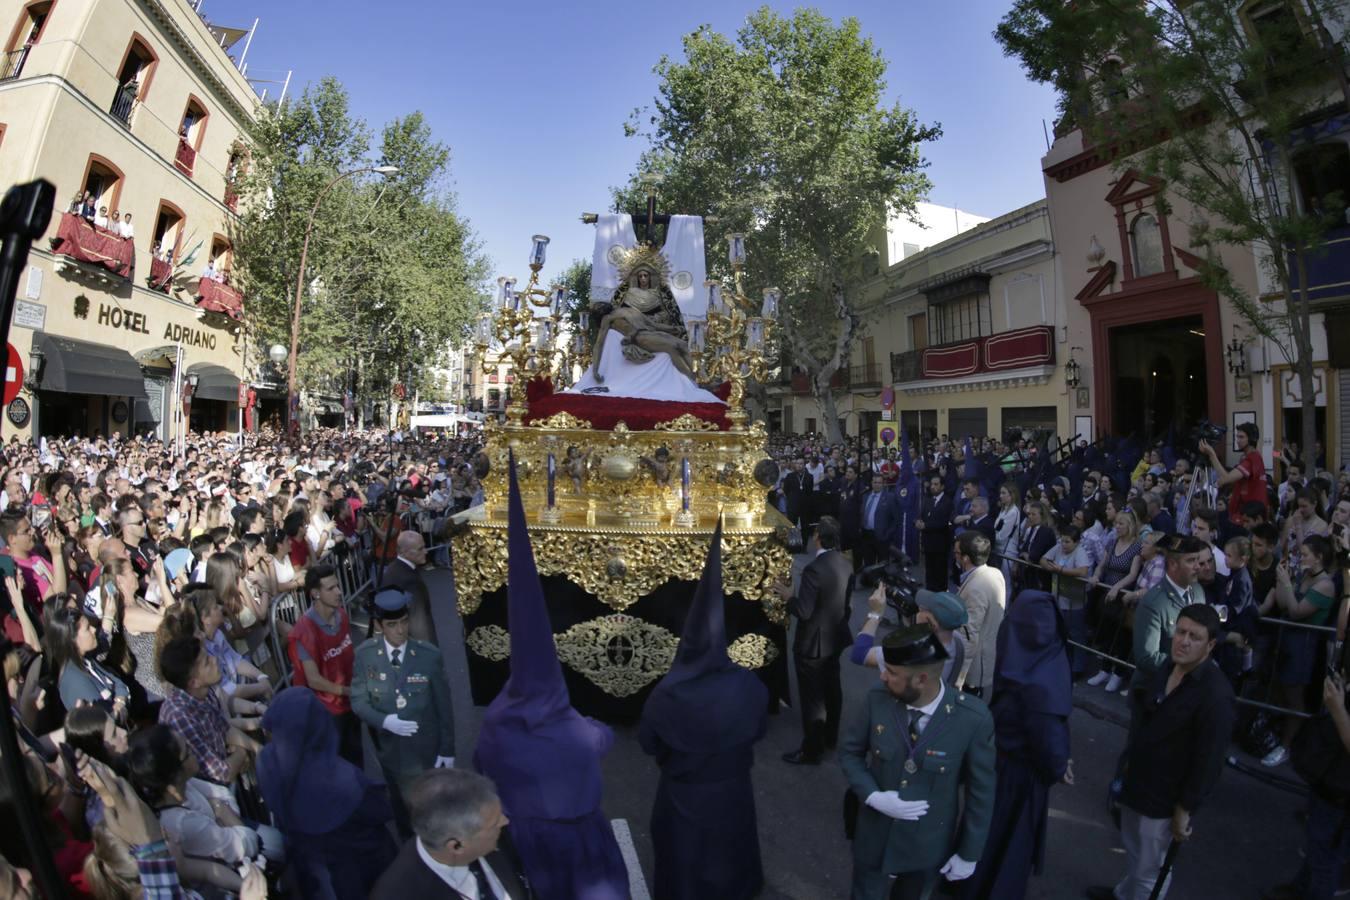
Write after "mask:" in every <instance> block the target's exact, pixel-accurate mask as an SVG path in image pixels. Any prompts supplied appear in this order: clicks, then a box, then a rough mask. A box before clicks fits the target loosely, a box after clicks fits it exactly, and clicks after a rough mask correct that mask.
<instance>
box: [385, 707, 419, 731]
mask: <svg viewBox="0 0 1350 900" xmlns="http://www.w3.org/2000/svg"><path fill="white" fill-rule="evenodd" d="M381 727H382V728H383V729H384V730H385V731H388V732H389V733H391V734H396V735H398V736H399V737H411V736H412V735H414V734H417V723H416V722H414V721H412V720H411V719H400V718H399V717H398V715H397V714H395V713H390V714H389V715H387V716H385V717H384V724H383V725H382V726H381Z"/></svg>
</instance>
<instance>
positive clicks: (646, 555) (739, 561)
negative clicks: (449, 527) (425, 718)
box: [453, 522, 792, 625]
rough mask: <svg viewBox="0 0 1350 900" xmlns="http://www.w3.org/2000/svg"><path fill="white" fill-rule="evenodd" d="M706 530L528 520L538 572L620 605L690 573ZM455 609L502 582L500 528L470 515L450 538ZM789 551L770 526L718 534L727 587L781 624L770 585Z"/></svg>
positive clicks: (464, 610) (472, 606)
mask: <svg viewBox="0 0 1350 900" xmlns="http://www.w3.org/2000/svg"><path fill="white" fill-rule="evenodd" d="M710 537H711V534H710V533H709V532H708V531H702V532H699V531H690V530H684V529H681V530H680V531H673V530H658V529H651V530H646V531H644V530H638V529H624V528H602V527H594V526H592V527H585V528H582V527H576V526H568V525H562V526H542V525H541V526H532V527H531V529H530V539H531V542H532V543H533V545H534V558H535V564H536V565H537V566H538V568H539V572H540V574H541V575H561V576H563V577H564V578H566V579H567V580H568V581H570V582H572V583H573V584H575V585H578V586H580V587H581V588H582V589H583V590H585V591H586V592H587V593H590V594H594V595H595V596H596V597H597V598H599V600H600V601H601V602H602V603H604V604H605V605H607V606H609V607H610V608H611V609H614V610H616V611H622V610H625V609H627V608H628V607H629V606H632V605H633V604H634V603H636V602H637V601H638V600H639V599H641V598H642V597H645V596H647V595H648V594H650V593H652V592H653V591H655V590H656V589H657V588H658V587H660V586H661V585H662V584H664V583H665V582H666V581H667V580H669V579H672V578H675V579H679V580H682V581H697V580H698V579H699V577H700V576H701V575H702V574H703V563H704V559H705V557H706V556H707V552H708V539H709V538H710ZM453 543H454V560H455V584H456V586H457V588H458V591H459V600H458V603H459V611H460V613H461V614H462V615H468V614H470V613H472V612H474V611H475V610H477V609H478V605H479V603H481V602H482V595H483V594H486V593H491V592H492V591H495V590H497V589H498V588H500V587H502V586H503V585H504V584H506V528H505V526H504V525H503V524H501V523H491V522H471V523H470V524H469V527H468V529H467V530H465V531H464V532H462V533H461V534H458V535H456V536H455V537H454V539H453ZM791 568H792V558H791V556H789V555H788V552H787V549H786V548H785V547H784V546H783V545H782V544H781V543H779V541H778V540H777V539H776V538H775V536H774V534H773V530H772V529H769V528H756V529H747V530H746V531H743V532H737V531H732V532H723V534H722V578H723V583H724V585H725V589H726V591H727V593H729V594H731V593H740V594H742V595H743V596H745V597H746V598H747V599H749V600H751V601H754V602H758V603H760V604H762V605H763V607H764V614H765V616H767V617H768V619H769V620H770V621H771V622H774V623H776V624H779V625H784V624H786V622H787V610H786V608H785V607H784V604H783V601H782V599H781V598H780V597H779V596H778V595H777V594H776V593H774V591H773V584H774V582H775V581H776V580H777V579H778V578H779V577H780V576H783V575H786V574H787V573H788V572H790V571H791Z"/></svg>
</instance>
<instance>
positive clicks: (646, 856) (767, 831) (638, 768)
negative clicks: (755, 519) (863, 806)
mask: <svg viewBox="0 0 1350 900" xmlns="http://www.w3.org/2000/svg"><path fill="white" fill-rule="evenodd" d="M804 559H805V557H798V566H799V567H800V565H801V564H802V561H803V560H804ZM426 577H427V582H428V584H429V585H430V587H431V596H432V598H433V606H434V608H435V615H436V619H437V631H438V634H439V636H440V642H441V648H442V650H443V651H445V658H446V664H447V666H448V667H449V677H450V683H451V688H452V690H453V692H454V698H455V725H456V740H457V743H458V754H457V756H456V765H458V766H471V765H472V756H473V747H474V743H475V741H476V739H477V735H478V727H479V723H480V721H481V719H482V713H483V711H482V709H481V708H476V707H474V706H472V705H471V700H470V696H469V685H468V675H467V670H466V665H465V658H464V643H463V633H462V628H461V623H460V620H459V617H458V616H457V615H454V614H453V609H452V608H451V607H450V606H449V605H448V599H446V592H447V591H448V590H449V587H450V578H449V575H448V573H447V572H446V570H444V569H440V570H434V571H430V572H427V573H426ZM866 596H867V592H865V591H858V592H857V593H856V594H855V595H854V598H853V611H854V622H853V626H854V630H855V631H856V630H857V629H858V628H860V627H861V621H862V618H863V616H864V614H865V613H866V609H867V603H866ZM789 643H790V641H789ZM876 677H877V676H876V672H875V670H871V669H868V670H864V669H861V668H859V667H857V666H854V665H851V664H850V663H849V662H848V661H847V659H846V660H845V661H844V663H843V684H844V716H845V718H846V719H847V717H848V716H849V714H850V712H851V710H852V709H853V708H854V705H855V700H856V698H857V697H858V696H859V695H860V694H862V693H863V692H864V691H866V690H867V689H868V688H869V687H871V686H872V685H873V684H874V683H875V680H876ZM794 695H795V685H794ZM1075 705H1076V706H1077V707H1078V708H1077V709H1075V711H1074V715H1073V718H1072V720H1071V727H1072V736H1073V760H1074V775H1075V777H1076V783H1075V784H1074V785H1073V786H1072V787H1067V786H1064V785H1060V786H1059V787H1056V788H1055V789H1054V791H1053V792H1052V794H1051V811H1050V815H1051V821H1050V829H1049V852H1048V854H1047V859H1046V867H1045V874H1044V875H1043V876H1041V877H1040V878H1036V879H1033V880H1032V883H1031V886H1030V889H1029V891H1028V898H1030V900H1067V898H1081V897H1082V896H1083V891H1084V889H1085V888H1087V887H1088V886H1090V885H1094V884H1107V883H1112V882H1114V881H1115V880H1116V879H1117V878H1118V877H1119V875H1120V871H1121V866H1122V865H1123V860H1124V852H1123V850H1122V849H1121V846H1120V841H1119V836H1118V834H1117V832H1116V831H1115V829H1114V828H1113V827H1112V825H1111V820H1110V818H1109V817H1108V815H1107V812H1106V791H1107V785H1108V783H1109V781H1110V778H1111V774H1112V772H1113V771H1114V768H1115V763H1116V758H1117V757H1118V755H1119V753H1120V751H1121V749H1122V747H1123V746H1124V740H1125V729H1124V728H1123V727H1122V726H1121V725H1120V724H1117V722H1118V721H1119V722H1123V721H1124V717H1125V716H1126V715H1127V713H1126V708H1125V700H1124V698H1122V697H1120V696H1118V695H1117V696H1115V697H1109V696H1108V695H1107V694H1106V693H1105V692H1104V691H1102V690H1101V689H1100V688H1091V687H1085V686H1081V685H1080V686H1079V687H1078V688H1077V690H1076V693H1075ZM1111 719H1115V720H1116V721H1111ZM616 733H617V738H618V739H617V741H616V742H615V746H614V749H613V751H611V753H610V754H609V756H608V757H607V758H606V759H605V762H604V774H605V795H604V803H605V812H606V814H607V815H608V817H609V818H611V819H624V820H626V821H627V823H628V826H629V828H630V830H631V832H632V836H633V839H634V842H635V844H636V846H637V853H638V859H639V860H640V861H641V864H642V869H643V874H644V877H645V878H646V880H647V884H648V888H649V889H650V888H651V887H652V884H651V878H652V872H653V861H652V847H651V838H650V834H649V831H648V818H649V816H650V812H651V799H652V797H653V796H654V795H655V791H656V781H657V768H656V765H655V763H653V762H652V760H651V759H650V758H649V757H647V756H646V755H645V754H643V752H642V750H641V749H640V748H639V747H638V743H637V729H636V726H631V727H622V726H621V727H618V728H616ZM800 737H801V724H800V720H799V719H798V714H797V711H796V709H788V708H785V709H783V710H782V711H781V713H780V714H779V715H776V716H770V718H769V730H768V734H767V735H766V736H765V738H764V739H763V740H762V741H760V743H759V745H758V747H757V749H756V765H755V770H754V780H755V796H756V803H757V810H758V815H759V841H760V847H761V850H762V854H763V859H764V873H765V879H766V888H765V891H764V893H763V894H762V895H761V896H762V897H763V898H764V900H833V898H846V897H847V896H848V886H849V873H850V866H851V863H850V848H849V845H848V842H847V841H845V839H844V833H843V814H842V811H841V809H842V808H841V799H842V797H843V793H844V777H843V774H842V773H841V772H840V770H839V767H838V766H837V765H836V764H835V763H834V760H833V755H832V754H831V756H829V757H827V759H826V762H825V763H824V764H822V765H820V766H792V765H788V764H787V763H784V762H783V761H782V760H781V759H780V757H781V756H782V754H783V753H786V752H788V751H789V750H793V749H795V748H796V747H797V744H798V742H799V740H800ZM367 758H368V759H369V758H370V754H369V753H368V754H367ZM369 768H370V769H371V771H372V773H373V774H374V775H375V777H379V776H378V767H375V766H373V764H372V765H371V766H370V767H369ZM1276 771H1277V772H1280V773H1282V774H1284V775H1285V776H1286V777H1292V772H1291V771H1290V769H1289V767H1288V766H1287V765H1286V766H1283V767H1281V768H1280V769H1278V770H1276ZM1302 806H1303V801H1302V800H1301V799H1300V798H1299V797H1298V796H1296V795H1294V794H1292V793H1289V792H1288V791H1286V790H1283V789H1281V788H1278V787H1275V786H1272V785H1269V784H1266V783H1263V782H1261V781H1258V780H1256V779H1254V778H1252V777H1250V776H1248V775H1245V774H1243V773H1241V772H1239V771H1236V770H1234V769H1232V768H1229V769H1226V770H1225V772H1224V774H1223V776H1222V778H1221V780H1220V782H1219V787H1218V789H1217V791H1216V793H1215V796H1214V798H1213V799H1212V800H1211V802H1210V803H1209V805H1207V806H1206V807H1204V808H1203V809H1202V810H1201V811H1200V812H1199V813H1198V814H1197V815H1196V817H1195V820H1194V827H1195V836H1194V837H1193V838H1192V840H1191V841H1190V842H1189V843H1188V844H1187V845H1186V846H1184V847H1183V848H1182V850H1181V852H1180V854H1179V855H1178V859H1177V867H1176V870H1175V873H1174V881H1173V888H1172V891H1171V892H1170V894H1169V898H1170V900H1216V898H1224V900H1229V898H1232V900H1246V898H1251V900H1255V898H1258V897H1259V896H1260V895H1261V891H1262V890H1264V889H1266V888H1268V887H1270V886H1272V885H1274V884H1276V883H1278V882H1281V881H1285V880H1288V879H1289V878H1290V877H1292V875H1293V873H1294V871H1295V870H1296V868H1297V866H1298V862H1299V859H1300V857H1299V848H1300V846H1301V843H1302V825H1301V821H1300V818H1299V816H1300V811H1301V809H1302ZM709 900H715V898H709Z"/></svg>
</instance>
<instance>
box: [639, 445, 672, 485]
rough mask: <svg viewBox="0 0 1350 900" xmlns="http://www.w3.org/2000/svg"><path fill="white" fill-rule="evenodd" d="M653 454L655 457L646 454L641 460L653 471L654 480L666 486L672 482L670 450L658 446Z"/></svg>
mask: <svg viewBox="0 0 1350 900" xmlns="http://www.w3.org/2000/svg"><path fill="white" fill-rule="evenodd" d="M653 456H654V457H655V458H652V457H651V456H644V457H642V459H641V462H642V464H643V465H644V466H646V467H647V469H648V471H650V472H651V473H652V480H653V481H655V482H656V483H657V484H658V485H660V486H661V487H665V486H666V485H668V484H670V475H671V465H670V450H668V449H667V448H665V447H658V448H657V450H656V453H655V454H653Z"/></svg>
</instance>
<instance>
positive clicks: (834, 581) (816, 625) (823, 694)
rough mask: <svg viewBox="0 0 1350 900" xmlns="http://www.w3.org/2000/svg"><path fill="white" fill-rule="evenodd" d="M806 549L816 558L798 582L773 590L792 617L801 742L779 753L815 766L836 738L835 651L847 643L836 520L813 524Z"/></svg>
mask: <svg viewBox="0 0 1350 900" xmlns="http://www.w3.org/2000/svg"><path fill="white" fill-rule="evenodd" d="M808 552H811V553H813V554H814V555H815V558H814V559H813V560H812V561H811V563H810V564H808V565H807V567H806V568H805V569H803V570H802V578H801V585H800V586H799V588H798V589H797V592H796V593H795V594H794V593H793V592H792V585H790V584H788V583H786V582H782V581H780V582H778V584H776V585H774V590H775V591H776V592H777V593H778V595H779V596H780V597H782V598H783V599H784V600H786V601H787V605H788V611H789V612H790V613H792V615H794V616H796V617H797V620H798V621H797V635H796V638H795V639H794V640H793V642H792V658H793V667H794V668H795V669H796V672H797V692H798V695H799V702H800V706H801V710H802V745H801V747H800V748H799V749H797V750H793V751H792V752H791V753H786V754H784V755H783V759H784V761H786V762H789V763H793V764H794V765H817V764H819V763H820V760H821V757H822V756H824V755H825V750H826V748H828V747H833V746H834V745H835V743H836V742H837V741H838V739H839V712H840V709H841V707H842V706H843V704H844V697H843V693H842V692H841V689H840V687H839V654H841V653H843V652H844V650H846V649H847V648H848V647H849V646H850V645H851V644H852V643H853V635H852V633H851V632H850V631H849V629H848V619H849V612H850V610H849V596H850V595H851V594H852V592H853V569H852V567H851V566H850V565H849V562H848V560H847V559H846V558H845V557H844V554H842V553H840V552H839V522H838V521H837V520H835V519H833V518H830V517H829V516H825V517H824V518H822V519H821V520H820V523H819V524H818V525H817V526H816V531H815V534H814V535H812V537H811V544H810V546H809V548H808Z"/></svg>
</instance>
